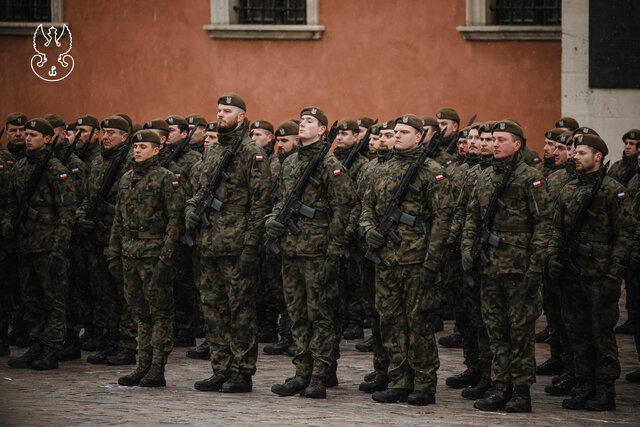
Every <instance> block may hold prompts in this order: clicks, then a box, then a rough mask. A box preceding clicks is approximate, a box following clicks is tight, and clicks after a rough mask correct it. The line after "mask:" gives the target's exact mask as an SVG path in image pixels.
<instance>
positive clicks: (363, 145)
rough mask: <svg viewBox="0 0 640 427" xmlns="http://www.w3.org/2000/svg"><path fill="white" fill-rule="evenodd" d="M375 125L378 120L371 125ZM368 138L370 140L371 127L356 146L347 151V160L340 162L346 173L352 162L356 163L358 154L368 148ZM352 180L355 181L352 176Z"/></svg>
mask: <svg viewBox="0 0 640 427" xmlns="http://www.w3.org/2000/svg"><path fill="white" fill-rule="evenodd" d="M376 123H378V119H376V121H375V122H373V125H375V124H376ZM373 125H371V126H372V127H373ZM370 138H371V127H370V128H369V129H367V133H365V134H364V137H363V138H362V139H361V140H360V141H358V143H357V144H356V145H354V146H353V148H352V149H351V151H349V154H348V155H347V158H346V159H345V160H344V162H342V166H344V168H345V169H346V170H347V171H349V169H351V166H352V165H353V162H355V161H356V158H357V157H358V154H363V153H364V152H365V150H367V149H368V148H369V139H370ZM352 178H353V179H355V178H356V177H355V176H354V177H352Z"/></svg>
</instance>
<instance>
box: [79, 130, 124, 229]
mask: <svg viewBox="0 0 640 427" xmlns="http://www.w3.org/2000/svg"><path fill="white" fill-rule="evenodd" d="M85 144H86V143H85ZM130 150H131V138H129V139H127V142H126V143H125V144H124V147H123V148H122V152H121V153H120V156H118V158H117V159H115V160H114V161H113V162H112V163H111V165H110V166H109V169H107V172H106V173H105V174H104V178H103V179H102V184H101V185H100V189H99V190H98V194H96V197H95V199H93V203H92V204H91V207H90V208H89V211H88V212H87V219H88V220H90V221H93V223H94V224H95V225H96V227H97V228H98V231H100V232H105V231H107V229H108V227H107V226H106V225H105V223H104V222H102V217H103V215H105V214H110V215H113V214H115V211H116V207H115V206H114V205H112V204H111V203H109V202H107V195H109V191H110V190H111V187H113V184H115V182H116V180H117V179H118V176H119V175H120V170H121V169H122V165H124V162H125V161H126V160H127V156H128V155H129V151H130Z"/></svg>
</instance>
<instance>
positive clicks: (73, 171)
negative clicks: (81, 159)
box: [71, 168, 80, 173]
mask: <svg viewBox="0 0 640 427" xmlns="http://www.w3.org/2000/svg"><path fill="white" fill-rule="evenodd" d="M79 172H80V169H78V168H73V169H71V173H79Z"/></svg>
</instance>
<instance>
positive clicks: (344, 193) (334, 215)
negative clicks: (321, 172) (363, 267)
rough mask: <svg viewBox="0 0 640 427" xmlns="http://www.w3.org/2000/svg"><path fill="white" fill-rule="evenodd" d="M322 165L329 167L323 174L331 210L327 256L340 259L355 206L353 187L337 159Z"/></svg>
mask: <svg viewBox="0 0 640 427" xmlns="http://www.w3.org/2000/svg"><path fill="white" fill-rule="evenodd" d="M325 159H326V158H325ZM331 160H334V161H331ZM324 164H325V165H328V166H329V168H328V170H327V171H326V172H325V182H326V189H327V193H326V195H327V201H328V202H329V207H330V209H331V210H330V215H331V218H330V220H329V229H328V230H327V242H328V245H327V256H331V257H340V256H341V255H342V252H343V249H344V230H345V228H347V224H348V222H349V217H350V215H351V212H352V211H353V208H354V206H355V201H356V198H355V186H354V184H353V181H352V180H351V178H349V175H348V174H346V173H343V171H341V169H342V165H341V164H340V163H339V162H338V160H337V159H335V158H334V159H330V160H329V161H327V162H325V163H324Z"/></svg>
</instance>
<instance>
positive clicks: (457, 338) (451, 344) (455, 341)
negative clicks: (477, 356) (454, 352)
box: [438, 332, 462, 348]
mask: <svg viewBox="0 0 640 427" xmlns="http://www.w3.org/2000/svg"><path fill="white" fill-rule="evenodd" d="M438 343H439V344H440V345H441V346H443V347H447V348H462V335H460V334H459V333H457V332H454V333H452V334H450V335H447V336H444V337H440V339H439V340H438Z"/></svg>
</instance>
